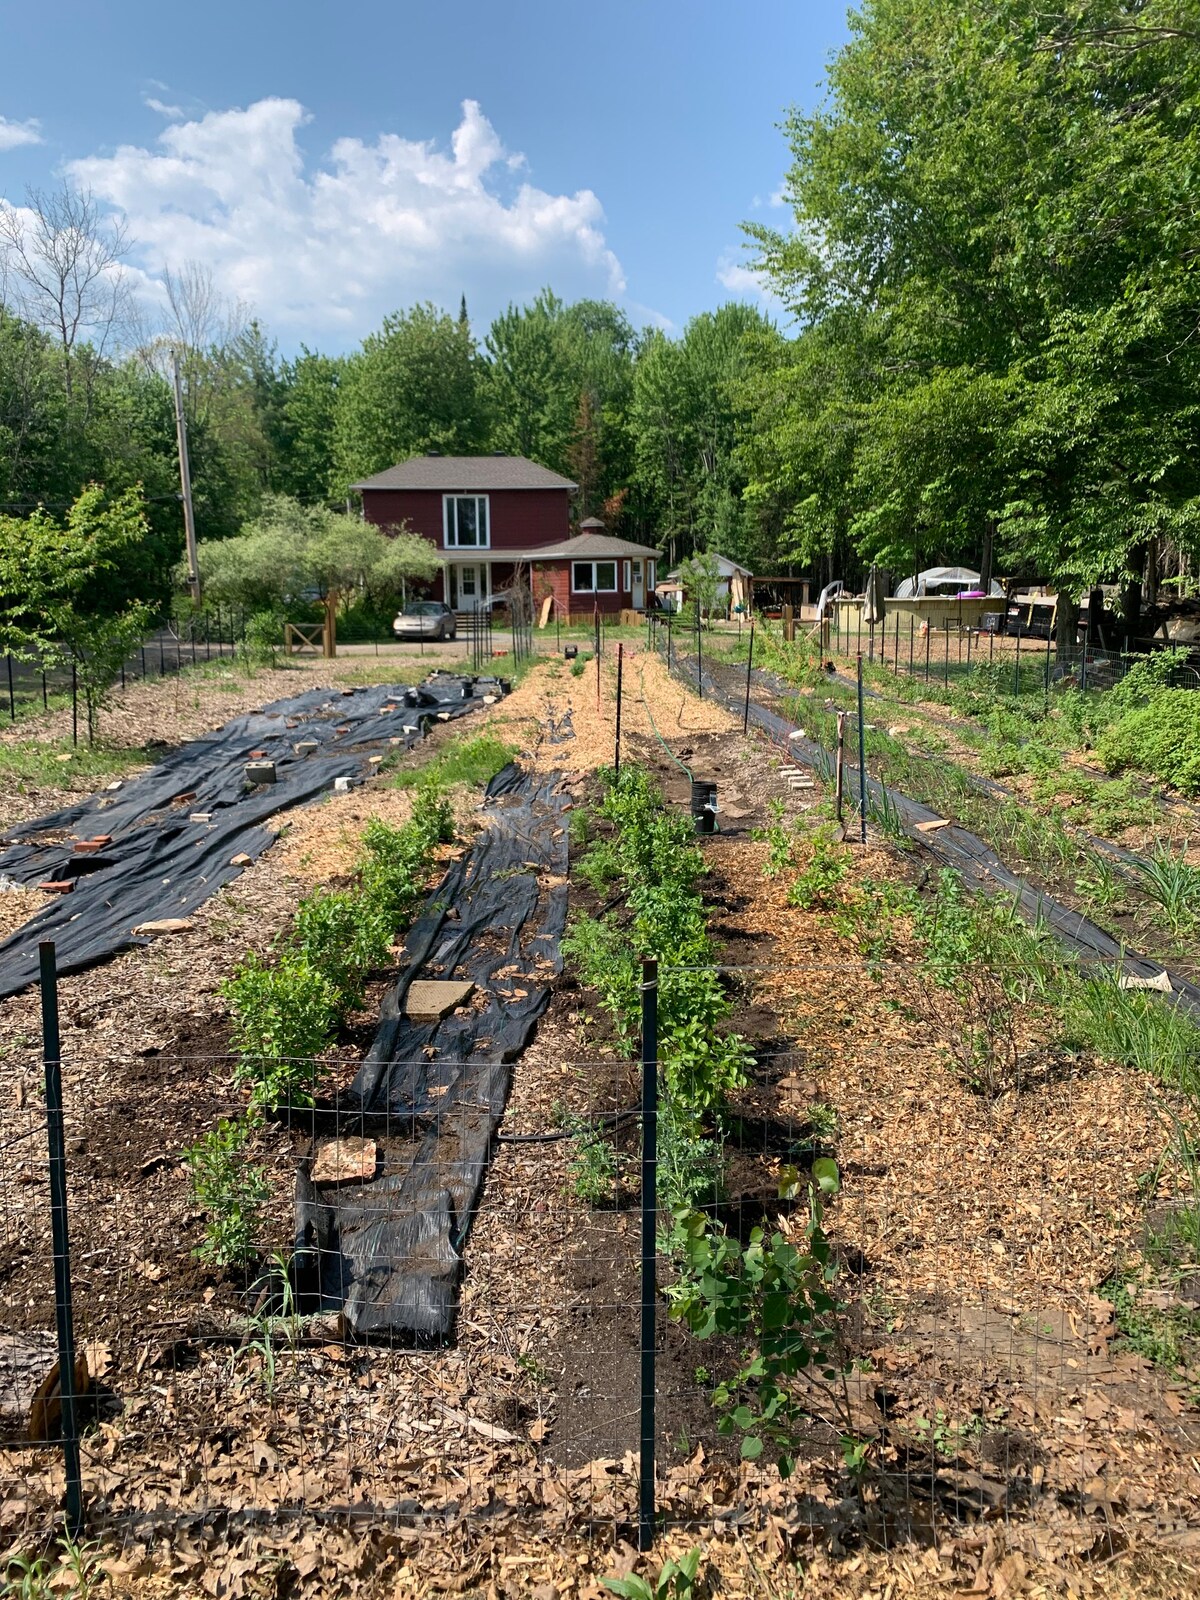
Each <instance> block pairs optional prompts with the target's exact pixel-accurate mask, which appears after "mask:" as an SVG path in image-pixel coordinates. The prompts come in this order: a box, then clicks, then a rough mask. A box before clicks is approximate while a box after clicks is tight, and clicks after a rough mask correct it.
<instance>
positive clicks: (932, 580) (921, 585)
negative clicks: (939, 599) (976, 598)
mask: <svg viewBox="0 0 1200 1600" xmlns="http://www.w3.org/2000/svg"><path fill="white" fill-rule="evenodd" d="M978 588H979V574H978V573H977V572H972V571H971V569H970V567H928V568H927V569H926V570H925V571H924V572H918V573H917V575H916V577H914V578H905V579H903V580H902V581H901V582H900V583H898V584H897V585H896V599H897V600H920V599H923V598H924V597H925V596H926V595H946V594H949V595H954V594H963V593H964V592H966V591H969V590H977V589H978ZM988 594H989V596H990V595H999V596H1000V597H1001V598H1003V595H1004V590H1003V588H1002V587H1001V586H1000V584H998V583H997V582H996V581H995V579H993V580H992V586H991V588H990V589H989V590H988Z"/></svg>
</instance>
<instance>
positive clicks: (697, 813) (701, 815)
mask: <svg viewBox="0 0 1200 1600" xmlns="http://www.w3.org/2000/svg"><path fill="white" fill-rule="evenodd" d="M692 816H693V817H694V818H695V822H696V832H697V833H715V832H716V831H717V786H716V784H715V783H702V782H700V781H699V780H698V779H695V778H693V779H692Z"/></svg>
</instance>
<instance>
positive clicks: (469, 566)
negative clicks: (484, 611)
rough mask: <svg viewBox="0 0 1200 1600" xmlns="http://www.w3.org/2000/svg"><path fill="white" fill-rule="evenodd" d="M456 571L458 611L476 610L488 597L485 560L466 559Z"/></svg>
mask: <svg viewBox="0 0 1200 1600" xmlns="http://www.w3.org/2000/svg"><path fill="white" fill-rule="evenodd" d="M456 571H457V573H458V607H457V609H458V610H459V611H478V610H479V607H480V606H481V605H482V604H483V602H484V601H485V600H486V599H487V597H488V569H487V562H486V561H478V562H476V561H467V562H464V563H463V564H461V565H460V566H458V567H457V568H456Z"/></svg>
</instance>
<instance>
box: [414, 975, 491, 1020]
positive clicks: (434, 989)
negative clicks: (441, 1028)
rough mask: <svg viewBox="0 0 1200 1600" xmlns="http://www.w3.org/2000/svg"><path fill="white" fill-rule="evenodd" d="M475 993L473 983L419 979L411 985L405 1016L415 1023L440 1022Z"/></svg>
mask: <svg viewBox="0 0 1200 1600" xmlns="http://www.w3.org/2000/svg"><path fill="white" fill-rule="evenodd" d="M474 993H475V985H474V984H473V983H466V982H460V981H458V980H456V979H448V978H418V979H417V981H416V982H415V983H412V984H410V985H409V989H408V994H407V996H406V997H405V1001H404V1015H405V1016H406V1017H411V1018H412V1020H413V1021H414V1022H440V1021H441V1020H442V1018H443V1017H448V1016H449V1015H450V1013H451V1012H452V1011H453V1010H454V1008H455V1007H456V1006H461V1005H465V1004H466V1003H467V1001H468V1000H469V999H470V998H471V996H472V995H473V994H474Z"/></svg>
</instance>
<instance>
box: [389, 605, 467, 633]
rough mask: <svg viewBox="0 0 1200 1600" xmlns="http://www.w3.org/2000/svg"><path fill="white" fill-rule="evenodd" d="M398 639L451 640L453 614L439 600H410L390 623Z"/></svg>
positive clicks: (453, 630) (453, 622) (454, 628)
mask: <svg viewBox="0 0 1200 1600" xmlns="http://www.w3.org/2000/svg"><path fill="white" fill-rule="evenodd" d="M392 632H393V633H394V634H395V635H396V637H397V638H398V639H453V638H454V636H455V634H456V633H457V632H458V624H457V623H456V622H455V620H454V613H453V611H451V609H450V607H449V606H448V605H445V604H444V603H443V602H442V601H441V600H410V601H409V602H408V604H407V605H406V606H405V607H404V610H403V611H401V613H400V615H399V616H398V617H397V618H396V620H395V621H394V622H393V623H392Z"/></svg>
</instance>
